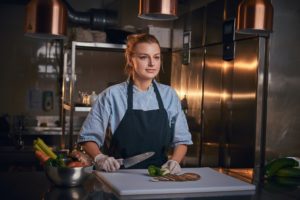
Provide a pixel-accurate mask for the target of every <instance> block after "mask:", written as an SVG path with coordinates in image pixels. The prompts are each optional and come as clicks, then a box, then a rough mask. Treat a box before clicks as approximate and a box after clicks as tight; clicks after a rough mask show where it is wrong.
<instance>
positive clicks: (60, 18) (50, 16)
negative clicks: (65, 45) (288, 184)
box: [25, 0, 67, 39]
mask: <svg viewBox="0 0 300 200" xmlns="http://www.w3.org/2000/svg"><path fill="white" fill-rule="evenodd" d="M66 33H67V9H66V7H65V5H64V4H63V3H62V2H61V1H60V0H31V1H30V2H29V3H28V4H27V6H26V19H25V35H26V36H30V37H35V38H43V39H63V38H65V37H66Z"/></svg>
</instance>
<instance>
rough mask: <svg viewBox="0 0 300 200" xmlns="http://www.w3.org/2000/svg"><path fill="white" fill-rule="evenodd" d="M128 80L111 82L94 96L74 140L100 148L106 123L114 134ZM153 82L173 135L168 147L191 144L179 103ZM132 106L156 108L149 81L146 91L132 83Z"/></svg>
mask: <svg viewBox="0 0 300 200" xmlns="http://www.w3.org/2000/svg"><path fill="white" fill-rule="evenodd" d="M128 83H129V82H128V81H125V82H122V83H120V84H116V85H113V86H111V87H109V88H107V89H105V90H104V91H103V92H101V93H100V94H99V95H98V98H97V100H96V102H95V103H94V105H93V107H92V109H91V111H90V112H89V114H88V116H87V118H86V119H85V121H84V123H83V125H82V128H81V130H80V135H79V139H78V143H80V142H85V141H94V142H96V143H97V145H98V146H99V147H101V146H102V145H103V143H104V137H105V133H106V128H107V126H108V124H110V128H111V131H112V134H114V132H115V131H116V129H117V128H118V126H119V124H120V122H121V120H122V119H123V116H124V115H125V112H126V110H127V86H128ZM155 83H156V85H157V88H158V91H159V93H160V95H161V98H162V101H163V104H164V108H165V109H166V111H167V113H168V117H169V126H170V127H171V129H172V133H173V134H174V138H173V143H172V146H176V145H178V144H187V145H190V144H193V142H192V139H191V133H190V132H189V129H188V125H187V121H186V117H185V114H184V113H183V111H182V109H181V103H180V100H179V98H178V96H177V94H176V92H175V90H174V89H172V88H171V87H170V86H167V85H163V84H160V83H157V82H156V81H155ZM133 109H134V110H144V111H147V110H157V109H159V106H158V102H157V99H156V95H155V92H154V88H153V85H152V84H151V86H150V87H149V89H148V90H147V91H141V90H139V89H138V88H137V87H136V86H135V85H134V86H133ZM153 126H155V124H153Z"/></svg>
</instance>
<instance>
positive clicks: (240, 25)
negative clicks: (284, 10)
mask: <svg viewBox="0 0 300 200" xmlns="http://www.w3.org/2000/svg"><path fill="white" fill-rule="evenodd" d="M272 31H273V6H272V4H271V2H270V1H269V0H244V1H242V2H241V3H240V4H239V6H238V15H237V32H239V33H246V34H255V33H256V34H264V33H265V34H268V33H270V32H272Z"/></svg>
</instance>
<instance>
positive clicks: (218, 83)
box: [201, 45, 224, 167]
mask: <svg viewBox="0 0 300 200" xmlns="http://www.w3.org/2000/svg"><path fill="white" fill-rule="evenodd" d="M204 65H205V70H204V73H205V76H204V97H203V119H202V125H203V126H204V127H203V132H202V133H201V134H202V137H201V138H202V141H201V142H202V155H201V165H202V166H212V167H213V166H219V148H220V146H219V145H220V143H221V138H224V132H223V128H222V111H221V104H222V66H223V60H222V45H214V46H209V47H207V48H206V54H205V62H204Z"/></svg>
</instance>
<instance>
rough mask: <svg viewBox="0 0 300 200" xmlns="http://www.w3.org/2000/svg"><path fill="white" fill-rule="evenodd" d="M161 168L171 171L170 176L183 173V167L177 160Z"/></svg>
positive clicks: (169, 161) (170, 161)
mask: <svg viewBox="0 0 300 200" xmlns="http://www.w3.org/2000/svg"><path fill="white" fill-rule="evenodd" d="M161 168H162V169H167V170H169V171H170V174H179V173H180V172H181V167H180V165H179V163H178V162H177V161H176V160H168V161H167V162H166V163H165V164H163V165H162V166H161Z"/></svg>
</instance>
